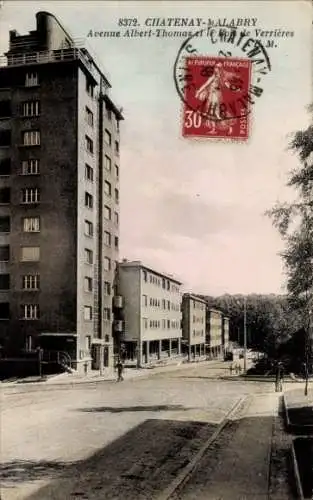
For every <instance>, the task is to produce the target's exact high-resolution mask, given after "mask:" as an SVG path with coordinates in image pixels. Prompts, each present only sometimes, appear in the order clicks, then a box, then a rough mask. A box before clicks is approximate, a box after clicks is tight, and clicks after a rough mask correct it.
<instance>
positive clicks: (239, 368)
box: [238, 365, 242, 375]
mask: <svg viewBox="0 0 313 500" xmlns="http://www.w3.org/2000/svg"><path fill="white" fill-rule="evenodd" d="M241 370H242V368H241V365H238V371H239V375H240V374H241Z"/></svg>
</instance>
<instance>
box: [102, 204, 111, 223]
mask: <svg viewBox="0 0 313 500" xmlns="http://www.w3.org/2000/svg"><path fill="white" fill-rule="evenodd" d="M111 216H112V210H111V209H110V207H108V206H107V205H105V206H104V218H105V219H107V220H111Z"/></svg>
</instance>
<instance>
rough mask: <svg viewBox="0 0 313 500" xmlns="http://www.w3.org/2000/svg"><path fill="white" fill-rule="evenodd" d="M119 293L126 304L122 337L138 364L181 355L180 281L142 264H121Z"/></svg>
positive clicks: (128, 353)
mask: <svg viewBox="0 0 313 500" xmlns="http://www.w3.org/2000/svg"><path fill="white" fill-rule="evenodd" d="M117 290H118V294H119V295H120V296H121V297H122V298H123V303H124V309H123V313H124V327H123V334H122V337H121V340H122V343H123V345H124V347H125V350H126V356H127V357H128V358H131V359H136V361H137V365H138V366H142V365H144V364H145V363H149V361H151V360H154V359H161V358H162V357H172V356H174V355H180V354H181V339H182V328H181V320H182V313H181V302H182V294H181V282H180V281H178V280H177V279H175V278H174V277H172V276H170V275H166V274H163V273H160V272H158V271H156V270H154V269H151V268H149V267H147V266H145V265H144V264H142V263H141V262H140V261H132V262H128V261H123V262H121V263H119V265H118V280H117Z"/></svg>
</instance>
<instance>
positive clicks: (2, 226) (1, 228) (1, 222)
mask: <svg viewBox="0 0 313 500" xmlns="http://www.w3.org/2000/svg"><path fill="white" fill-rule="evenodd" d="M10 230H11V221H10V217H8V216H6V217H0V233H9V232H10Z"/></svg>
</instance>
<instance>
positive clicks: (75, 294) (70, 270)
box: [0, 12, 123, 370]
mask: <svg viewBox="0 0 313 500" xmlns="http://www.w3.org/2000/svg"><path fill="white" fill-rule="evenodd" d="M36 23H37V26H36V30H34V31H31V32H30V33H29V34H28V35H23V36H21V35H19V34H18V33H17V32H16V31H11V32H10V46H9V50H8V52H7V53H6V55H5V57H3V58H2V59H1V68H0V336H1V340H0V343H1V344H2V345H3V347H4V351H5V352H7V353H13V352H17V351H19V350H20V349H25V348H26V349H29V350H32V349H34V348H36V347H38V346H41V347H43V349H44V350H49V351H51V352H52V351H56V350H59V351H64V352H67V353H68V354H69V355H70V357H71V361H72V366H74V367H75V368H77V369H79V368H81V367H82V366H84V370H87V369H89V368H90V367H91V366H93V367H94V368H99V367H100V368H101V367H102V366H103V364H104V365H109V364H110V363H111V362H112V359H113V329H112V325H113V319H114V318H113V312H114V311H113V307H112V297H113V291H114V280H115V271H116V269H115V268H116V262H117V261H118V248H119V168H120V166H119V151H120V135H119V123H120V121H121V120H122V119H123V117H122V115H121V112H120V110H119V109H118V108H117V107H116V106H115V104H114V103H113V101H112V99H111V98H110V95H109V89H110V87H111V85H110V83H109V82H108V80H107V78H106V77H105V75H104V74H103V72H102V71H101V70H100V69H99V66H98V65H97V63H96V62H95V59H94V58H93V57H92V56H91V55H90V53H89V52H88V51H87V50H86V49H85V48H84V47H79V46H78V45H77V44H76V43H75V40H74V39H73V38H72V37H71V36H70V35H69V33H68V32H67V31H66V30H65V29H64V28H63V26H62V25H61V24H60V22H59V21H58V20H57V19H56V18H55V17H54V16H53V15H51V14H49V13H47V12H38V13H37V15H36Z"/></svg>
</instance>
